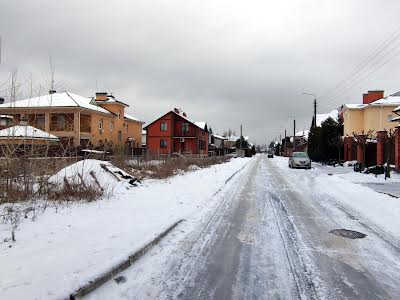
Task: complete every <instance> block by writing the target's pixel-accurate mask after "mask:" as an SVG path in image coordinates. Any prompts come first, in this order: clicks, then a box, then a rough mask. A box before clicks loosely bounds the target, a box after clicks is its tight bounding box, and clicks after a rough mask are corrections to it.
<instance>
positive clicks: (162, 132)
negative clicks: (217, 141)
mask: <svg viewBox="0 0 400 300" xmlns="http://www.w3.org/2000/svg"><path fill="white" fill-rule="evenodd" d="M144 129H145V130H146V149H147V153H148V154H150V155H168V156H170V155H172V154H181V155H200V156H208V129H207V124H206V122H195V121H192V120H190V119H189V118H188V117H187V115H186V113H184V112H182V111H180V110H179V109H176V108H175V109H174V110H171V111H169V112H167V113H166V114H164V115H162V116H161V117H159V118H158V119H156V120H155V121H153V122H151V123H150V124H149V125H147V126H146V127H145V128H144Z"/></svg>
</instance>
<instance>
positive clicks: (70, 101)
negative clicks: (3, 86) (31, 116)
mask: <svg viewBox="0 0 400 300" xmlns="http://www.w3.org/2000/svg"><path fill="white" fill-rule="evenodd" d="M42 107H43V108H44V107H82V108H86V109H89V110H93V111H97V112H101V113H104V114H112V113H111V112H109V111H108V110H106V109H104V108H102V107H100V106H98V105H95V104H93V101H92V98H88V97H83V96H80V95H77V94H73V93H69V92H60V93H53V94H47V95H43V96H38V97H34V98H28V99H24V100H18V101H15V102H8V103H4V104H0V109H2V108H42Z"/></svg>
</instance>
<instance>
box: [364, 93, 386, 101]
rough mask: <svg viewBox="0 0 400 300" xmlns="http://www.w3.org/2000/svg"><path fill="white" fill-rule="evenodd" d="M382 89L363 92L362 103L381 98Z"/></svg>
mask: <svg viewBox="0 0 400 300" xmlns="http://www.w3.org/2000/svg"><path fill="white" fill-rule="evenodd" d="M383 95H384V91H381V90H380V91H368V94H363V104H370V103H371V102H374V101H376V100H379V99H382V98H383V97H384V96H383Z"/></svg>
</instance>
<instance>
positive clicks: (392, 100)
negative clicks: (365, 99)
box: [370, 92, 400, 106]
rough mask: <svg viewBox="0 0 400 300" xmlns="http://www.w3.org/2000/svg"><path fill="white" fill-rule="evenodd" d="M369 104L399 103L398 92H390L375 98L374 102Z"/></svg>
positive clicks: (399, 95)
mask: <svg viewBox="0 0 400 300" xmlns="http://www.w3.org/2000/svg"><path fill="white" fill-rule="evenodd" d="M370 105H379V106H380V105H389V106H392V105H400V92H397V93H394V94H391V95H389V96H387V97H384V98H382V99H379V100H376V101H374V102H371V103H370Z"/></svg>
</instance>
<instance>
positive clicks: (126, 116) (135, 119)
mask: <svg viewBox="0 0 400 300" xmlns="http://www.w3.org/2000/svg"><path fill="white" fill-rule="evenodd" d="M124 117H125V118H126V119H128V120H131V121H137V122H142V121H140V120H139V119H138V118H135V117H134V116H131V115H128V114H127V113H125V114H124ZM142 123H143V122H142Z"/></svg>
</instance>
